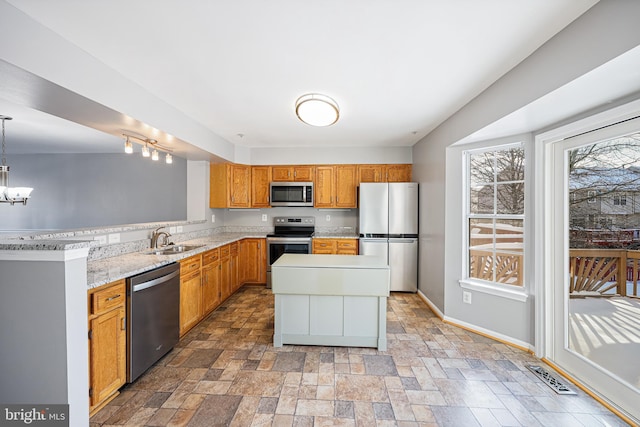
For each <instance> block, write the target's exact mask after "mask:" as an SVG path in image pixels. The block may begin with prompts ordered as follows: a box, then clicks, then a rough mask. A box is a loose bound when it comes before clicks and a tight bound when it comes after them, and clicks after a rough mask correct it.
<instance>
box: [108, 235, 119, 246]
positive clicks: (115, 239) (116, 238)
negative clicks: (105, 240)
mask: <svg viewBox="0 0 640 427" xmlns="http://www.w3.org/2000/svg"><path fill="white" fill-rule="evenodd" d="M111 243H120V233H113V234H109V244H111Z"/></svg>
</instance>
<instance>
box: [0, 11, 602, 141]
mask: <svg viewBox="0 0 640 427" xmlns="http://www.w3.org/2000/svg"><path fill="white" fill-rule="evenodd" d="M8 2H9V3H11V4H12V5H14V6H15V7H17V8H18V9H21V10H22V11H24V12H25V13H26V14H27V15H29V16H31V17H32V18H33V19H34V20H36V21H38V22H40V23H41V24H42V25H44V26H46V27H48V28H50V29H51V30H53V31H54V32H56V33H58V34H59V35H61V36H62V37H63V38H65V39H67V40H68V41H70V42H71V43H73V44H74V45H76V46H78V47H79V48H81V49H83V50H84V51H86V52H88V53H89V54H90V55H92V56H94V57H95V58H97V59H98V60H100V61H102V62H103V63H104V64H105V65H106V66H108V67H110V68H112V69H114V70H116V71H117V72H119V73H121V74H122V75H124V76H125V77H127V78H128V79H130V80H132V81H134V82H135V83H137V84H138V85H140V86H141V87H143V88H144V89H146V90H147V91H148V92H150V93H152V94H154V95H155V96H157V97H158V98H160V99H162V100H163V101H165V102H167V103H168V104H170V105H172V106H174V107H175V108H177V109H178V110H180V111H182V112H183V113H185V114H186V115H187V116H190V117H192V118H193V119H195V120H196V121H198V122H200V123H202V124H203V125H204V126H206V127H207V128H209V129H210V130H212V131H213V132H214V133H216V134H218V135H220V136H221V137H223V138H224V139H226V140H227V141H229V142H232V143H234V144H238V145H242V146H247V147H289V146H297V147H299V146H347V147H382V146H412V145H413V144H415V143H416V142H417V141H418V140H420V139H421V138H422V137H424V136H425V135H426V134H427V133H428V132H430V131H431V130H433V129H434V128H435V127H436V126H437V125H438V124H440V123H441V122H442V121H444V120H445V119H446V118H448V117H449V116H450V115H452V114H453V113H455V112H456V111H457V110H458V109H459V108H460V107H462V106H463V105H464V104H466V103H467V102H469V101H470V100H471V99H473V98H474V97H475V96H476V95H478V94H479V93H480V92H482V91H483V90H484V89H485V88H486V87H488V86H489V85H490V84H491V83H493V82H494V81H495V80H497V79H498V78H500V77H501V76H502V75H503V74H504V73H506V72H507V71H508V70H510V69H511V68H512V67H514V66H515V65H517V64H518V63H519V62H520V61H521V60H523V59H524V58H526V57H527V56H528V55H530V54H531V53H532V52H533V51H534V50H535V49H537V48H538V47H539V46H540V45H542V44H543V43H544V42H545V41H546V40H548V39H549V38H551V37H552V36H553V35H554V34H556V33H557V32H558V31H560V30H561V29H562V28H564V27H565V26H566V25H568V24H569V23H570V22H571V21H573V20H574V19H575V18H577V17H578V16H579V15H581V14H582V13H583V12H584V11H586V10H587V9H588V8H589V7H591V6H592V5H593V4H595V3H596V2H597V0H554V1H540V0H519V1H512V0H483V1H477V0H404V1H391V0H377V1H375V0H374V1H372V0H351V1H344V0H323V1H314V0H307V1H300V0H288V1H287V0H273V1H268V2H267V1H259V0H236V1H227V2H222V1H213V0H208V1H207V0H200V1H193V2H189V3H185V2H178V1H175V0H173V1H169V0H146V1H142V0H138V1H134V2H132V1H130V0H112V1H108V2H95V1H86V0H64V1H56V2H46V1H41V0H8ZM185 5H188V7H185ZM0 59H1V58H0ZM72 65H73V64H69V66H72ZM309 92H321V93H324V94H326V95H329V96H331V97H332V98H334V99H335V100H336V101H337V102H338V104H339V106H340V109H341V118H340V120H339V121H338V123H336V124H335V125H333V126H331V127H328V128H314V127H310V126H308V125H305V124H303V123H301V122H300V121H298V120H297V118H296V116H295V113H294V102H295V100H296V98H298V97H299V96H300V95H302V94H305V93H309ZM25 110H26V109H24V108H23V107H20V106H17V105H14V104H10V103H9V102H8V101H6V100H2V99H1V95H0V114H7V115H12V116H14V117H16V120H14V122H15V123H8V124H7V136H8V138H9V135H11V136H12V138H14V139H16V140H19V141H20V143H18V144H15V145H14V146H9V145H8V147H7V149H8V151H9V152H12V151H13V152H55V151H56V150H59V151H63V152H73V151H78V152H81V151H85V150H102V151H119V150H121V147H122V140H121V139H119V138H117V137H115V136H113V135H107V134H104V133H102V132H95V131H92V130H91V129H90V128H86V127H83V126H79V125H75V126H74V124H73V123H71V122H69V121H66V120H63V119H59V118H57V117H53V116H49V115H46V114H44V113H40V112H37V111H33V110H32V111H25ZM18 117H20V120H18ZM23 126H24V127H23ZM43 130H44V131H45V132H46V135H47V137H46V138H44V139H43V138H38V136H37V135H38V134H41V132H42V131H43ZM9 132H12V133H11V134H10V133H9ZM239 135H243V136H242V137H240V136H239ZM57 136H61V138H60V139H58V138H56V137H57ZM87 138H96V141H97V142H96V144H92V145H91V146H90V147H91V148H88V145H87V144H86V143H83V142H86V140H87ZM74 141H77V143H74ZM56 147H64V148H56ZM108 147H109V148H108ZM114 147H115V148H114Z"/></svg>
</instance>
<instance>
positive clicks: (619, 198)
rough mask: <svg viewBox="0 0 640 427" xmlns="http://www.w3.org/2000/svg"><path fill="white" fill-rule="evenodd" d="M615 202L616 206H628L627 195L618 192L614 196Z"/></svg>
mask: <svg viewBox="0 0 640 427" xmlns="http://www.w3.org/2000/svg"><path fill="white" fill-rule="evenodd" d="M613 204H614V206H626V205H627V195H626V194H616V195H615V196H613Z"/></svg>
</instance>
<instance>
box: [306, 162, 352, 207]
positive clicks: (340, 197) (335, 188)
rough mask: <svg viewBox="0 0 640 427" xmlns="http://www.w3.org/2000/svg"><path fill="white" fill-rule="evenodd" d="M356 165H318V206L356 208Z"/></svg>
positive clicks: (316, 191) (316, 202)
mask: <svg viewBox="0 0 640 427" xmlns="http://www.w3.org/2000/svg"><path fill="white" fill-rule="evenodd" d="M356 178H357V168H356V165H327V166H316V180H315V187H314V191H315V203H314V207H316V208H355V207H356V206H357V204H358V199H357V182H356Z"/></svg>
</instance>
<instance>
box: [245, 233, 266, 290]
mask: <svg viewBox="0 0 640 427" xmlns="http://www.w3.org/2000/svg"><path fill="white" fill-rule="evenodd" d="M240 262H241V264H242V271H243V272H244V273H243V280H242V281H243V283H266V281H267V277H266V270H267V249H266V244H265V239H244V240H243V241H242V246H241V250H240Z"/></svg>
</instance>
